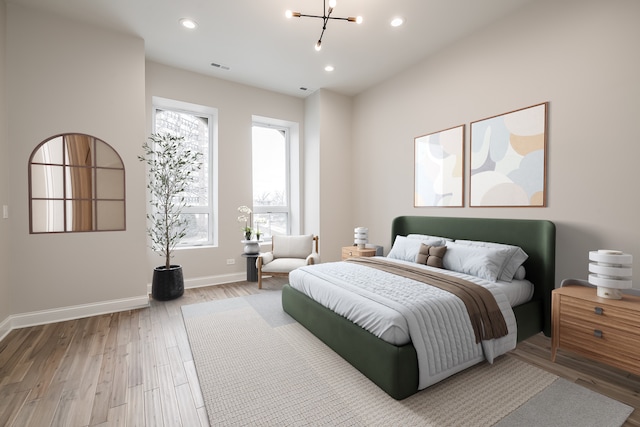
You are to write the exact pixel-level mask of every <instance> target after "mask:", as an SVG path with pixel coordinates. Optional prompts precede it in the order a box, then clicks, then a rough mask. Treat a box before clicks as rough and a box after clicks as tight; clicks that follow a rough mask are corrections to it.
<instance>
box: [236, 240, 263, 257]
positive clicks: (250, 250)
mask: <svg viewBox="0 0 640 427" xmlns="http://www.w3.org/2000/svg"><path fill="white" fill-rule="evenodd" d="M240 242H241V243H243V244H244V253H245V254H247V255H253V254H258V253H260V242H259V241H257V240H240Z"/></svg>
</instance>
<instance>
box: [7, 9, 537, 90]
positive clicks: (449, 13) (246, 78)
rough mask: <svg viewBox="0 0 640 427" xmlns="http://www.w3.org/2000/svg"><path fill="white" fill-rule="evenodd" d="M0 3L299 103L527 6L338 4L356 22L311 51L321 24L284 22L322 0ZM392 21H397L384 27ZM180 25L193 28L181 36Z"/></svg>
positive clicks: (358, 83)
mask: <svg viewBox="0 0 640 427" xmlns="http://www.w3.org/2000/svg"><path fill="white" fill-rule="evenodd" d="M7 1H8V2H10V3H17V4H22V5H26V6H29V7H35V8H38V9H44V10H48V11H51V12H54V13H57V14H61V15H65V16H68V17H70V18H73V19H75V20H80V21H85V22H88V23H91V24H96V25H100V26H103V27H106V28H111V29H115V30H118V31H122V32H125V33H129V34H135V35H137V36H139V37H141V38H142V39H144V41H145V50H146V55H147V58H148V59H150V60H153V61H156V62H160V63H163V64H167V65H171V66H175V67H179V68H183V69H187V70H191V71H195V72H198V73H202V74H207V75H211V76H215V77H219V78H221V79H225V80H231V81H235V82H239V83H244V84H248V85H252V86H257V87H260V88H264V89H269V90H273V91H276V92H281V93H285V94H289V95H294V96H300V97H304V96H307V95H309V94H311V93H313V92H314V91H315V90H317V89H320V88H326V89H330V90H333V91H335V92H338V93H342V94H345V95H355V94H357V93H359V92H361V91H363V90H365V89H367V88H368V87H370V86H372V85H375V84H377V83H379V82H380V81H382V80H384V79H386V78H388V77H390V76H392V75H394V74H396V73H398V72H400V71H402V70H403V69H405V68H407V67H408V66H410V65H412V64H414V63H416V62H419V61H420V60H422V59H424V58H425V57H426V56H428V55H429V54H432V53H434V52H436V51H438V50H440V49H441V48H443V47H444V46H446V45H447V44H450V43H452V42H454V41H455V40H457V39H460V38H462V37H464V36H466V35H468V34H470V33H472V32H474V31H475V30H477V29H479V28H481V27H485V26H487V25H490V24H491V22H493V21H495V20H497V19H499V18H500V17H502V16H504V15H506V14H509V13H510V12H512V11H513V10H515V9H517V8H519V7H522V6H523V5H524V4H525V3H528V2H529V1H532V0H481V1H479V0H387V1H383V0H337V6H336V8H335V9H334V12H333V14H332V16H336V17H348V16H357V15H361V16H362V17H363V19H364V22H363V23H362V24H360V25H358V24H355V23H350V22H346V21H337V20H330V21H329V22H328V24H327V29H326V32H325V34H324V37H323V40H322V41H323V43H322V50H321V51H320V52H316V51H315V49H314V45H315V43H316V41H317V40H318V38H319V36H320V32H321V31H322V23H323V21H322V19H317V18H293V19H287V18H285V15H284V14H285V11H286V10H287V9H291V10H294V11H298V12H301V13H305V14H310V15H323V0H224V1H223V0H7ZM327 6H328V1H327ZM398 15H399V16H402V17H404V18H405V19H406V23H405V25H403V26H402V27H398V28H392V27H391V26H390V25H389V22H390V21H391V19H392V18H393V17H394V16H398ZM184 17H188V18H192V19H194V20H195V21H196V22H197V23H198V25H199V26H198V28H197V29H196V30H191V31H188V30H186V29H184V28H182V27H181V26H180V25H179V23H178V21H179V19H180V18H184ZM211 63H217V64H220V65H223V66H225V67H229V69H228V70H223V69H220V68H216V67H213V66H211ZM329 64H330V65H333V66H334V67H335V70H334V71H333V72H330V73H329V72H327V71H325V70H324V67H325V65H329ZM301 87H306V88H308V89H307V91H302V90H301V89H300V88H301Z"/></svg>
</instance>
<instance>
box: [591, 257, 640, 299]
mask: <svg viewBox="0 0 640 427" xmlns="http://www.w3.org/2000/svg"><path fill="white" fill-rule="evenodd" d="M589 261H591V262H590V263H589V273H590V274H589V283H591V284H592V285H594V286H596V287H597V288H598V291H597V292H598V296H599V297H602V298H611V299H621V298H622V293H621V292H620V289H628V288H630V287H631V283H632V281H631V278H632V268H631V266H632V264H633V256H632V255H630V254H625V253H623V252H621V251H616V250H610V249H600V250H597V251H590V252H589Z"/></svg>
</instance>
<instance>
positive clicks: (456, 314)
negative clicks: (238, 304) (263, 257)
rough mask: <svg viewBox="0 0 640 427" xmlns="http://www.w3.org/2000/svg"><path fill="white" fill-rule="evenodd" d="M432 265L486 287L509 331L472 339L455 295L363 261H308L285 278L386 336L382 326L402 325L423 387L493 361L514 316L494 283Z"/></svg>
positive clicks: (510, 339) (511, 343)
mask: <svg viewBox="0 0 640 427" xmlns="http://www.w3.org/2000/svg"><path fill="white" fill-rule="evenodd" d="M396 262H398V263H403V262H404V261H396ZM410 265H412V266H415V265H416V264H414V263H411V264H410ZM422 267H423V268H425V269H431V267H427V266H421V268H422ZM436 270H437V271H438V272H441V273H442V272H445V273H447V274H451V275H453V276H456V277H462V278H465V279H467V280H469V281H471V282H473V283H476V284H478V285H480V286H483V287H485V288H487V289H488V290H489V291H490V292H491V293H492V294H493V295H494V297H495V299H496V302H497V303H498V306H499V307H500V310H501V311H502V314H503V316H504V319H505V321H506V323H507V327H508V330H509V333H508V335H506V336H504V337H501V338H497V339H491V340H484V341H482V342H481V343H479V344H476V340H475V335H474V331H473V328H472V325H471V321H470V320H469V316H468V314H467V311H466V309H465V306H464V303H463V302H462V301H461V300H460V299H459V298H458V297H456V296H455V295H453V294H451V293H449V292H447V291H444V290H441V289H438V288H436V287H432V286H429V285H425V284H424V283H421V282H418V281H415V280H412V279H409V278H405V277H401V276H397V275H395V274H391V273H388V272H385V271H380V270H376V269H373V268H370V267H367V266H363V265H358V264H353V263H346V262H334V263H324V264H317V265H313V266H306V267H302V268H299V269H297V270H294V271H292V272H291V274H290V275H289V281H290V284H291V286H292V287H293V288H295V289H297V290H299V291H301V292H303V293H305V294H306V295H307V296H309V297H310V298H312V299H314V300H316V301H317V302H319V303H320V304H322V305H323V306H325V307H327V308H329V309H331V310H333V311H335V312H336V313H337V314H340V315H342V316H344V317H346V318H347V319H349V320H351V321H352V322H354V323H356V324H358V325H359V326H361V327H363V328H364V329H367V330H369V331H370V332H372V333H374V334H375V335H377V336H379V337H380V338H382V339H386V338H385V336H384V332H383V331H389V330H398V331H402V330H403V329H406V330H407V333H408V337H409V339H410V340H411V342H412V343H413V345H414V347H415V349H416V352H417V355H418V368H419V372H420V378H419V383H418V388H419V389H423V388H426V387H428V386H430V385H432V384H434V383H436V382H438V381H441V380H442V379H444V378H446V377H448V376H450V375H453V374H454V373H456V372H459V371H461V370H463V369H466V368H467V367H469V366H472V365H474V364H476V363H478V362H480V361H482V360H485V359H486V360H487V361H489V363H492V362H493V359H494V358H495V357H497V356H499V355H501V354H503V353H506V352H507V351H509V350H512V349H513V348H515V345H516V321H515V316H514V314H513V310H512V309H511V306H510V304H509V302H508V300H507V297H506V296H505V295H504V294H503V293H502V292H501V291H500V290H499V288H498V287H496V286H495V285H493V284H492V283H491V282H488V281H486V280H483V279H480V278H477V277H474V276H468V275H464V274H461V273H454V272H447V271H446V270H441V269H436ZM347 295H348V298H347ZM387 340H388V341H390V342H392V343H393V344H402V343H401V342H393V341H394V340H389V339H387ZM395 341H397V340H395Z"/></svg>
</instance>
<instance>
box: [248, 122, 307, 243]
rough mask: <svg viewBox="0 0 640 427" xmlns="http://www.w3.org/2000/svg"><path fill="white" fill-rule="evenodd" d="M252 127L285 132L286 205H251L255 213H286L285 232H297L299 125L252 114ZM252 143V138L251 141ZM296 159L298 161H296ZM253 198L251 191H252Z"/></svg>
mask: <svg viewBox="0 0 640 427" xmlns="http://www.w3.org/2000/svg"><path fill="white" fill-rule="evenodd" d="M251 125H252V127H253V126H260V127H265V128H273V129H278V130H281V131H284V132H285V144H286V149H285V152H286V154H285V156H286V166H285V167H286V192H287V200H286V203H287V206H286V207H283V206H255V205H254V206H253V212H254V213H256V214H261V213H262V214H264V213H286V214H287V218H288V221H287V234H297V233H299V232H300V195H299V188H300V186H299V183H298V181H299V164H298V163H299V130H298V128H299V126H298V124H297V123H295V122H289V121H285V120H280V119H273V118H269V117H262V116H253V117H252V124H251ZM251 144H252V145H253V140H252V141H251ZM296 159H298V163H296ZM252 198H253V191H252Z"/></svg>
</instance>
